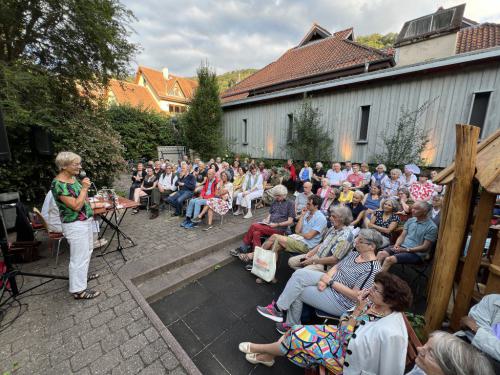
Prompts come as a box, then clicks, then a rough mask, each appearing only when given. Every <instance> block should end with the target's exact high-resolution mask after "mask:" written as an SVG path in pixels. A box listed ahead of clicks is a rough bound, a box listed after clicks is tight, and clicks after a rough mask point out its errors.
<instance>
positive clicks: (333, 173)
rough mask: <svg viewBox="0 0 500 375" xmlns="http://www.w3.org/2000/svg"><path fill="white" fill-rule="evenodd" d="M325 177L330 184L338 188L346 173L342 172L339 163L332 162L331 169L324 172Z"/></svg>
mask: <svg viewBox="0 0 500 375" xmlns="http://www.w3.org/2000/svg"><path fill="white" fill-rule="evenodd" d="M326 178H328V181H330V186H333V187H336V188H339V187H340V186H341V185H342V182H343V181H344V180H345V179H346V175H345V174H344V172H342V169H341V167H340V163H333V164H332V169H329V170H328V171H327V172H326Z"/></svg>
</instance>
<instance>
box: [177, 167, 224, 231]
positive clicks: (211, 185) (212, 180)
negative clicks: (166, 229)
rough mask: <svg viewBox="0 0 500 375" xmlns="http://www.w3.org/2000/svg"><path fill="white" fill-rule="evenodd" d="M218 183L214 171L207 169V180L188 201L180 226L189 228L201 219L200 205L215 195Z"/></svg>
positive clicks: (203, 204)
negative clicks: (198, 192) (184, 217)
mask: <svg viewBox="0 0 500 375" xmlns="http://www.w3.org/2000/svg"><path fill="white" fill-rule="evenodd" d="M218 183H219V180H218V179H217V177H216V176H215V171H214V170H213V169H209V170H208V172H207V181H206V182H205V185H203V189H202V190H201V193H200V196H199V197H197V198H193V199H191V200H190V201H189V204H188V206H187V209H186V219H185V220H184V221H183V222H182V223H181V227H184V228H186V229H189V228H193V227H195V226H196V225H198V223H199V222H200V221H201V215H200V212H201V207H202V206H205V205H206V204H207V201H208V200H209V199H210V198H214V197H215V193H216V192H217V184H218Z"/></svg>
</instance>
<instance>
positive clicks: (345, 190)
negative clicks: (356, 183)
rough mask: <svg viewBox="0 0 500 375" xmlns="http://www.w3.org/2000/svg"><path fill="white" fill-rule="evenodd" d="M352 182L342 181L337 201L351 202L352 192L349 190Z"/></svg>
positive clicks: (342, 202)
mask: <svg viewBox="0 0 500 375" xmlns="http://www.w3.org/2000/svg"><path fill="white" fill-rule="evenodd" d="M351 187H352V184H351V183H350V182H349V181H344V182H343V183H342V190H341V191H340V196H339V202H340V203H341V204H347V203H350V202H352V196H353V195H354V192H353V191H352V190H351Z"/></svg>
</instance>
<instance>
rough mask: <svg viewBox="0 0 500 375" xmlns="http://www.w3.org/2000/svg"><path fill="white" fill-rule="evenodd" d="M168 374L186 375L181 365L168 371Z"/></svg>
mask: <svg viewBox="0 0 500 375" xmlns="http://www.w3.org/2000/svg"><path fill="white" fill-rule="evenodd" d="M168 375H186V371H184V369H183V368H182V367H180V366H179V367H177V368H175V369H174V370H172V371H169V372H168Z"/></svg>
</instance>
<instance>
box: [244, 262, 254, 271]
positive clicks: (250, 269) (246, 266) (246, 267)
mask: <svg viewBox="0 0 500 375" xmlns="http://www.w3.org/2000/svg"><path fill="white" fill-rule="evenodd" d="M252 268H253V263H248V264H245V269H246V270H247V271H250V272H251V271H252Z"/></svg>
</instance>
